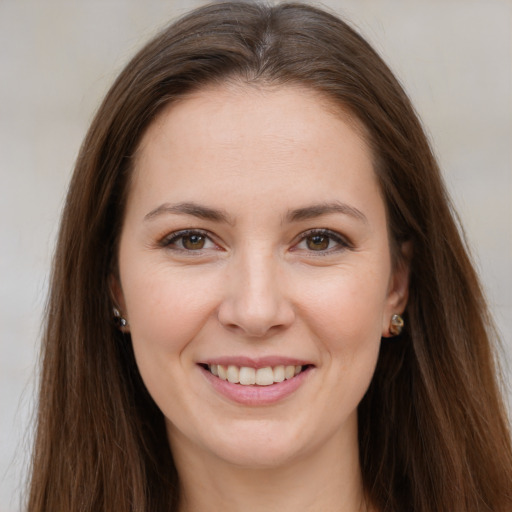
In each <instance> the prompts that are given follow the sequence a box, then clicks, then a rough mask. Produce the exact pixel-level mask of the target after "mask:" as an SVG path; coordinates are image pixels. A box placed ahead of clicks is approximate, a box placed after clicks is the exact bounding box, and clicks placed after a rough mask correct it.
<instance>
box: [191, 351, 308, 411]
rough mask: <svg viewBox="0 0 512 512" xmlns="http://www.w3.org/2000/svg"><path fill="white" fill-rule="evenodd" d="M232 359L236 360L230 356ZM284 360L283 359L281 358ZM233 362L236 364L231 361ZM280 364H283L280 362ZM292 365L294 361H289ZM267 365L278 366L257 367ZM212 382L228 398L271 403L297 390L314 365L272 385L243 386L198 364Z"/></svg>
mask: <svg viewBox="0 0 512 512" xmlns="http://www.w3.org/2000/svg"><path fill="white" fill-rule="evenodd" d="M230 361H234V360H233V359H231V358H230ZM281 361H282V359H281ZM210 364H223V363H213V362H212V363H210ZM231 364H235V363H233V362H231ZM278 364H283V363H282V362H281V363H278ZM289 364H290V365H291V364H293V363H289ZM237 366H251V367H253V368H254V367H255V366H253V364H237ZM265 366H277V365H275V364H266V365H261V366H257V368H263V367H265ZM198 367H199V368H200V370H201V372H202V373H203V375H204V376H205V378H206V379H207V380H208V382H209V383H210V384H211V386H212V387H213V389H214V390H215V391H217V392H218V393H220V394H221V395H223V396H225V397H226V398H228V399H230V400H232V401H233V402H237V403H239V404H243V405H252V406H258V405H271V404H275V403H277V402H279V401H280V400H283V399H284V398H286V397H287V396H289V395H291V394H292V393H293V392H294V391H296V390H297V389H298V388H299V387H300V386H301V385H302V384H303V383H304V381H305V380H306V379H307V378H308V376H309V374H310V373H311V370H312V367H310V368H308V369H306V370H304V371H302V372H300V373H299V374H298V375H296V376H295V377H293V378H291V379H289V380H284V381H283V382H276V383H275V384H271V385H270V386H256V385H255V386H242V385H241V384H232V383H231V382H228V381H227V380H222V379H219V378H218V377H215V376H214V375H213V374H212V373H211V372H210V371H208V370H207V369H205V368H203V367H202V366H198Z"/></svg>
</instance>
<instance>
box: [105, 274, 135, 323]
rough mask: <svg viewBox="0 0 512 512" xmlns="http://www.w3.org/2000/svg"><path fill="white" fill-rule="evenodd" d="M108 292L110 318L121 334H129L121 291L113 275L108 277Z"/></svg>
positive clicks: (117, 280) (117, 279) (119, 284)
mask: <svg viewBox="0 0 512 512" xmlns="http://www.w3.org/2000/svg"><path fill="white" fill-rule="evenodd" d="M109 290H110V297H111V300H112V316H113V318H114V322H115V324H116V325H117V327H118V329H119V330H120V331H121V332H123V333H128V332H130V327H129V324H128V319H127V318H126V306H125V301H124V295H123V290H122V288H121V283H120V282H119V278H118V277H117V276H115V275H114V274H110V277H109Z"/></svg>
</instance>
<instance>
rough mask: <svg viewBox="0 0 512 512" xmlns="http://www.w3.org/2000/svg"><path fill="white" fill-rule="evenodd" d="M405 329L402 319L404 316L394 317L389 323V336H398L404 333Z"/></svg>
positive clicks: (396, 315)
mask: <svg viewBox="0 0 512 512" xmlns="http://www.w3.org/2000/svg"><path fill="white" fill-rule="evenodd" d="M403 328H404V319H403V318H402V315H398V314H395V315H393V316H392V317H391V321H390V322H389V334H391V336H398V335H399V334H400V333H401V332H402V329H403Z"/></svg>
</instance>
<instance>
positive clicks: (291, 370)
mask: <svg viewBox="0 0 512 512" xmlns="http://www.w3.org/2000/svg"><path fill="white" fill-rule="evenodd" d="M294 376H295V366H285V367H284V378H285V379H286V380H288V379H291V378H292V377H294Z"/></svg>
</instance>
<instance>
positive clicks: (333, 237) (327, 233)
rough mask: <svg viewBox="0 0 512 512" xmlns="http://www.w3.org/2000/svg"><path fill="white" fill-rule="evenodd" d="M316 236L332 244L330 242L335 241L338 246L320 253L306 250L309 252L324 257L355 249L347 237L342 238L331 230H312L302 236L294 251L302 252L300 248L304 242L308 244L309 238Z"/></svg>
mask: <svg viewBox="0 0 512 512" xmlns="http://www.w3.org/2000/svg"><path fill="white" fill-rule="evenodd" d="M315 236H319V237H326V238H327V239H328V243H330V241H333V242H335V243H336V245H337V246H335V247H328V248H327V249H322V250H318V251H315V250H313V249H305V250H306V251H307V252H311V253H314V254H318V255H322V256H324V255H327V254H331V253H333V252H339V251H343V250H345V249H352V247H353V246H352V244H351V243H350V242H349V241H348V240H347V239H346V238H345V237H343V236H341V235H340V234H339V233H336V232H335V231H331V230H330V229H311V230H309V231H305V232H304V233H301V234H300V239H299V242H298V243H296V244H295V245H294V246H293V250H302V249H300V248H299V245H300V244H301V243H302V242H306V241H307V240H308V238H312V237H315Z"/></svg>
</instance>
